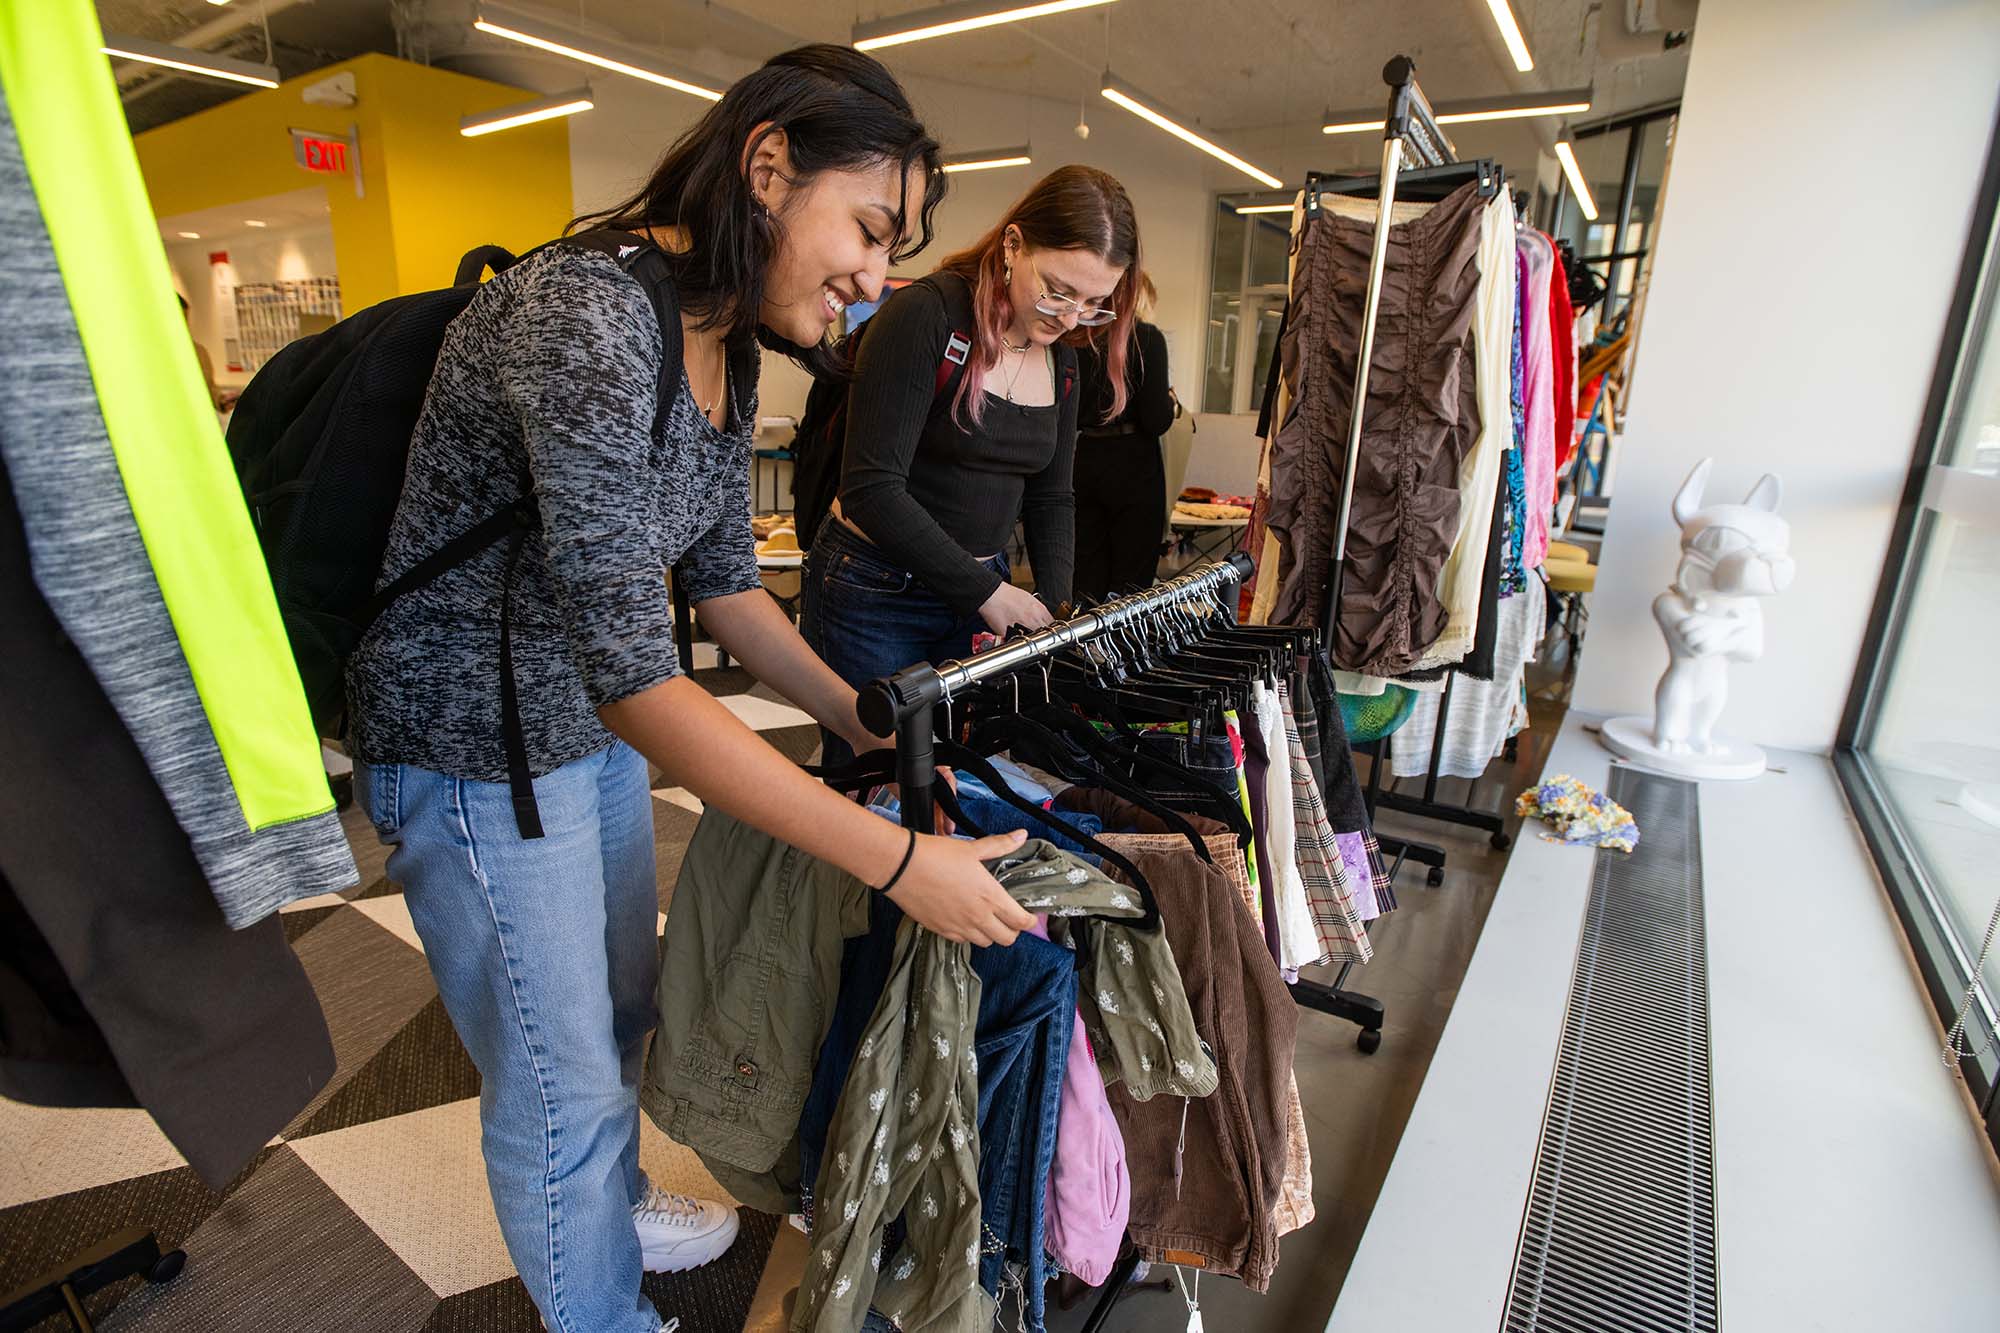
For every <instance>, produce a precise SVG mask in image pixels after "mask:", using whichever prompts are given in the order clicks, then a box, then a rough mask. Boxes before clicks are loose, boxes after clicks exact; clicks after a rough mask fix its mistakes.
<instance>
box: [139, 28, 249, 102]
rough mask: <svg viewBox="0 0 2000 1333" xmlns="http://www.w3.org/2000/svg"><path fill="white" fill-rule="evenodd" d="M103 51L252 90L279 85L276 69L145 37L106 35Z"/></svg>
mask: <svg viewBox="0 0 2000 1333" xmlns="http://www.w3.org/2000/svg"><path fill="white" fill-rule="evenodd" d="M100 49H101V50H103V52H104V54H105V55H108V56H121V57H123V58H124V59H126V60H140V61H144V62H145V63H146V64H148V65H160V66H163V67H165V68H167V69H177V70H180V71H181V72H182V73H185V74H200V75H203V76H204V77H207V78H211V79H226V80H228V81H229V82H231V83H244V84H248V85H250V86H251V87H252V88H275V87H277V86H278V81H279V75H278V70H277V67H276V66H275V65H253V64H251V63H250V62H249V61H247V60H231V59H230V58H229V57H228V56H219V55H214V54H212V53H210V52H208V51H197V50H195V49H194V48H193V47H188V46H172V45H169V44H168V43H166V42H149V41H147V40H146V39H145V38H143V37H120V36H117V35H115V34H112V33H108V32H107V33H105V34H104V42H103V45H102V47H101V48H100Z"/></svg>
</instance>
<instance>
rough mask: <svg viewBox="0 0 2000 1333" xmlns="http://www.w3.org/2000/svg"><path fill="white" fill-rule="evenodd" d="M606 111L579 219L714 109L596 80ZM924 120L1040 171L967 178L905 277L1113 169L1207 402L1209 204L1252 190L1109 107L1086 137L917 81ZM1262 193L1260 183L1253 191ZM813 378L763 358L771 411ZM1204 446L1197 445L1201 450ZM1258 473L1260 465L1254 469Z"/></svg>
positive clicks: (1177, 370) (1171, 329) (579, 150)
mask: <svg viewBox="0 0 2000 1333" xmlns="http://www.w3.org/2000/svg"><path fill="white" fill-rule="evenodd" d="M592 86H593V89H594V90H595V93H596V95H597V107H596V109H595V110H594V111H591V112H589V113H588V114H586V115H581V116H578V117H576V118H575V119H573V120H572V121H571V122H570V170H571V178H572V182H573V186H574V190H575V196H576V204H577V208H578V211H580V212H581V211H584V210H587V209H593V208H599V207H603V206H605V205H608V204H611V203H614V202H616V201H617V200H619V199H620V198H622V197H624V196H625V195H627V194H629V193H631V192H632V191H633V190H634V189H635V188H636V186H637V185H638V183H639V182H640V181H641V180H643V178H644V176H645V175H646V173H647V171H649V170H650V169H651V167H652V166H653V164H654V162H655V161H656V160H657V159H658V157H659V156H660V154H661V153H662V152H663V151H664V150H665V148H666V147H667V145H668V144H669V143H671V142H672V141H673V139H674V138H675V137H676V136H677V135H679V134H680V133H681V132H682V131H684V130H685V129H686V128H687V127H688V126H689V125H692V124H693V123H694V121H695V120H696V119H697V118H698V117H699V116H700V114H701V112H702V110H704V109H705V107H706V104H705V103H700V102H696V101H694V100H693V99H686V98H675V97H674V96H673V95H671V94H663V93H660V92H659V91H658V90H655V89H651V88H648V87H646V86H644V85H640V84H633V83H631V82H630V81H629V80H620V79H599V80H596V81H595V82H594V83H593V85H592ZM905 87H906V88H907V89H908V91H909V93H910V96H911V98H912V99H913V100H914V101H915V103H916V106H917V112H918V114H919V115H920V116H921V117H923V118H924V121H925V123H926V124H928V125H929V126H930V127H931V128H932V130H933V132H935V133H936V134H937V135H938V137H939V139H940V140H941V141H942V142H943V143H945V144H946V145H948V146H950V147H954V148H964V149H977V148H984V147H1003V146H1006V145H1009V144H1019V143H1023V142H1027V143H1031V144H1032V145H1033V147H1034V152H1035V161H1034V165H1033V166H1030V167H1021V168H1010V169H1002V170H997V171H976V172H963V173H959V174H957V175H954V176H953V177H952V185H951V192H950V194H949V195H948V197H947V198H946V200H945V203H944V204H943V205H942V206H941V207H940V208H939V209H938V212H937V216H936V227H937V232H936V238H935V239H934V240H933V241H932V242H931V246H930V248H929V249H928V250H926V251H924V252H923V253H922V254H921V255H919V256H917V258H916V260H915V261H914V262H912V263H910V264H908V265H906V266H904V267H903V268H902V269H900V270H898V273H899V275H900V276H907V277H917V276H920V275H922V274H924V273H927V272H929V271H930V270H931V269H932V268H934V267H936V265H937V262H938V260H939V259H941V258H942V257H943V256H945V255H946V254H949V253H950V252H952V251H953V250H956V249H959V248H961V247H963V246H965V245H968V244H970V243H971V242H972V241H974V240H976V239H977V238H978V237H979V236H980V235H981V234H982V233H984V232H985V231H986V230H987V229H988V228H989V227H991V226H992V225H993V224H994V223H995V222H997V221H998V220H999V218H1000V215H1001V214H1002V213H1003V212H1004V211H1005V210H1006V207H1007V205H1009V204H1010V203H1012V202H1013V201H1014V200H1015V199H1016V198H1018V197H1019V196H1020V195H1021V194H1022V193H1023V192H1025V191H1026V190H1027V188H1028V187H1029V186H1030V185H1032V184H1034V182H1035V181H1037V180H1039V179H1040V178H1041V177H1042V176H1043V175H1044V174H1046V173H1048V172H1050V171H1053V170H1054V169H1055V168H1057V167H1059V166H1062V165H1064V164H1066V163H1070V162H1087V163H1089V164H1090V165H1092V166H1096V167H1101V168H1103V169H1104V170H1106V171H1109V172H1110V173H1112V174H1113V175H1114V176H1116V177H1118V179H1119V180H1120V181H1121V182H1122V183H1123V184H1124V186H1125V188H1126V190H1127V191H1128V192H1129V193H1130V194H1131V196H1132V203H1133V206H1134V208H1135V209H1136V211H1137V213H1138V217H1139V234H1140V247H1141V251H1142V254H1143V257H1144V263H1145V266H1146V268H1147V271H1148V272H1150V273H1151V274H1152V276H1153V281H1154V283H1155V285H1156V286H1157V287H1158V289H1159V293H1160V305H1159V310H1158V312H1157V313H1156V315H1155V317H1154V318H1155V321H1156V322H1157V323H1158V324H1159V325H1160V327H1161V329H1162V330H1163V331H1164V332H1165V333H1166V335H1167V340H1168V344H1169V346H1170V347H1171V348H1172V349H1173V353H1174V364H1173V367H1172V374H1173V378H1174V381H1175V383H1176V385H1177V386H1178V387H1180V389H1181V397H1182V399H1183V400H1184V401H1189V402H1193V401H1198V400H1199V397H1200V393H1199V390H1200V372H1201V366H1200V364H1199V360H1198V358H1199V355H1200V348H1201V346H1202V339H1201V338H1200V337H1199V336H1197V335H1198V334H1199V333H1202V332H1205V331H1206V328H1207V324H1206V317H1205V316H1204V315H1203V314H1202V304H1203V302H1204V301H1205V299H1206V297H1207V284H1208V246H1209V212H1208V210H1209V207H1210V198H1211V191H1212V190H1213V189H1221V188H1228V189H1235V188H1239V186H1241V185H1248V184H1249V182H1247V181H1243V180H1241V179H1240V178H1239V179H1238V180H1228V179H1225V178H1224V175H1225V174H1227V173H1224V174H1217V175H1215V176H1214V178H1213V180H1211V173H1210V172H1209V171H1208V170H1207V167H1206V166H1205V164H1206V163H1207V162H1208V159H1207V158H1205V157H1203V156H1202V155H1201V154H1199V153H1196V152H1195V151H1194V150H1192V149H1190V148H1187V147H1185V146H1184V145H1182V144H1180V143H1178V142H1176V141H1175V140H1172V139H1170V138H1168V137H1167V136H1166V135H1165V134H1162V133H1161V132H1160V131H1158V130H1156V129H1154V128H1152V127H1151V126H1149V125H1146V124H1144V123H1142V122H1140V121H1138V120H1136V119H1134V118H1133V117H1132V116H1130V115H1129V114H1127V113H1125V112H1123V111H1120V110H1119V109H1118V108H1117V107H1114V106H1112V105H1111V104H1110V103H1108V102H1103V101H1101V100H1100V101H1098V102H1097V103H1096V104H1094V105H1092V106H1091V107H1090V108H1089V115H1090V126H1091V135H1090V138H1089V140H1088V141H1085V140H1081V139H1078V138H1077V137H1076V136H1075V135H1074V134H1073V133H1072V129H1073V127H1074V126H1075V124H1076V119H1077V104H1076V102H1075V101H1073V100H1068V101H1060V102H1058V101H1051V100H1047V99H1034V98H1029V97H1026V96H1019V95H1009V94H1003V93H995V92H989V91H985V90H982V89H975V88H966V87H962V86H958V85H952V84H943V83H937V82H934V81H930V80H924V79H915V78H912V79H907V80H905ZM1252 188H1254V187H1252ZM806 387H807V384H806V378H805V376H804V375H803V374H801V373H799V372H798V371H796V370H794V369H793V368H792V367H790V366H789V365H788V364H786V363H783V362H780V361H778V360H777V359H776V358H771V357H767V358H765V364H764V393H763V408H764V411H765V412H766V413H767V414H768V413H792V412H797V411H798V409H799V408H800V407H801V406H803V405H804V402H805V390H806ZM1204 443H1205V441H1197V446H1196V447H1197V451H1199V450H1200V449H1201V447H1202V445H1203V444H1204ZM1251 466H1252V468H1253V469H1254V467H1255V463H1254V460H1253V462H1252V464H1251Z"/></svg>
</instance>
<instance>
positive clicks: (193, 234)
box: [175, 231, 201, 241]
mask: <svg viewBox="0 0 2000 1333" xmlns="http://www.w3.org/2000/svg"><path fill="white" fill-rule="evenodd" d="M175 234H176V235H178V236H179V237H180V238H181V239H182V240H184V241H198V240H200V239H201V233H200V232H198V231H183V232H177V233H175Z"/></svg>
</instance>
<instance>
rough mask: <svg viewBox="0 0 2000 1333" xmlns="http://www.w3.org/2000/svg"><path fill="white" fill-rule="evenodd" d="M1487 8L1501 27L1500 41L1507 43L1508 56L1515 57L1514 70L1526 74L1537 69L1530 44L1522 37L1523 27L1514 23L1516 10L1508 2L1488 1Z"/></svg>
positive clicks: (1503, 0)
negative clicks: (1530, 52)
mask: <svg viewBox="0 0 2000 1333" xmlns="http://www.w3.org/2000/svg"><path fill="white" fill-rule="evenodd" d="M1486 7H1487V8H1488V9H1490V10H1492V11H1493V22H1494V23H1496V24H1498V25H1499V28H1500V40H1501V41H1503V42H1505V43H1507V54H1508V55H1510V56H1512V57H1514V68H1515V69H1518V70H1520V71H1521V72H1522V73H1523V74H1526V73H1527V72H1528V71H1529V70H1531V69H1533V68H1534V67H1535V58H1534V57H1533V56H1531V55H1529V54H1528V43H1527V40H1526V39H1525V38H1523V37H1522V36H1521V25H1520V24H1519V23H1516V22H1515V21H1514V10H1513V8H1512V7H1511V6H1509V5H1508V3H1507V0H1486Z"/></svg>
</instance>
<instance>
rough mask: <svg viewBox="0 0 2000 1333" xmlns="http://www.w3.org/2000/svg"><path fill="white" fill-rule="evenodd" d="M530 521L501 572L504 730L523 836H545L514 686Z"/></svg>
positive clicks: (514, 537) (511, 544) (514, 539)
mask: <svg viewBox="0 0 2000 1333" xmlns="http://www.w3.org/2000/svg"><path fill="white" fill-rule="evenodd" d="M527 535H528V529H527V525H526V524H524V523H518V522H517V523H516V524H515V527H514V530H513V532H512V533H511V534H510V535H509V536H508V538H507V568H506V570H505V572H504V573H502V574H501V576H500V732H501V735H502V737H503V739H504V740H505V742H506V745H507V786H508V789H509V790H510V791H511V792H512V794H513V799H514V823H515V826H516V827H518V828H519V829H520V830H521V837H522V838H523V839H528V838H539V837H541V836H542V811H541V807H540V806H538V805H536V804H535V779H534V777H533V776H532V775H531V774H530V773H529V772H528V738H527V736H526V734H525V733H524V732H523V731H522V729H521V701H520V699H519V697H518V695H517V693H516V691H515V688H514V646H513V635H512V633H511V632H510V629H509V624H508V622H509V621H510V620H511V619H512V617H511V615H510V611H511V608H512V604H513V589H514V566H515V565H517V564H519V563H520V560H521V544H522V542H523V540H524V539H525V538H526V537H527Z"/></svg>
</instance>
